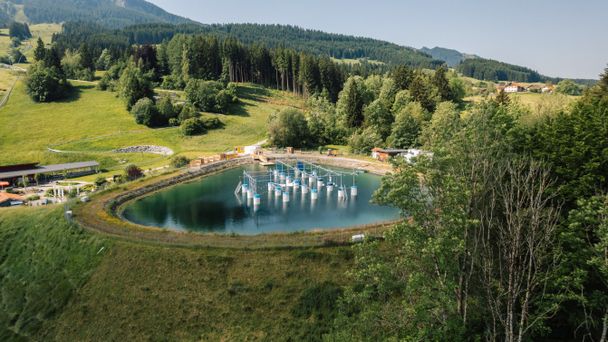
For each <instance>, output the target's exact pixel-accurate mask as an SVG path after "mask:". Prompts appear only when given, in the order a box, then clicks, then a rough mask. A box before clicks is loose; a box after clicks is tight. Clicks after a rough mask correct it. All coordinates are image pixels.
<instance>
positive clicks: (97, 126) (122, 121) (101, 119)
mask: <svg viewBox="0 0 608 342" xmlns="http://www.w3.org/2000/svg"><path fill="white" fill-rule="evenodd" d="M73 84H74V86H75V87H74V90H73V91H72V93H71V95H70V97H69V98H68V99H65V100H63V101H61V102H54V103H35V102H33V101H32V100H31V99H30V98H29V97H28V96H27V94H26V92H25V85H24V83H23V82H21V81H20V82H17V85H16V86H15V89H14V90H13V92H12V94H11V96H10V99H9V101H8V103H7V104H6V105H5V106H4V107H2V108H0V118H1V119H2V122H4V123H5V124H3V125H0V141H2V151H3V152H4V153H2V155H0V165H4V164H15V163H21V162H32V161H36V162H41V163H60V162H69V161H78V160H89V159H94V160H98V161H99V162H100V163H101V164H102V167H103V168H105V169H108V170H110V171H111V170H113V169H117V170H122V168H124V164H125V163H126V162H130V163H136V164H138V165H140V166H141V167H143V168H152V167H157V166H163V165H166V164H167V160H168V158H167V157H163V156H158V155H153V154H141V153H114V152H112V151H113V150H114V149H117V148H121V147H127V146H131V145H133V144H134V143H135V142H136V143H137V144H143V145H160V146H166V147H169V148H171V149H172V150H173V151H174V152H175V153H176V154H181V155H186V156H189V157H197V156H201V155H211V154H214V153H218V152H223V151H226V150H231V149H233V148H234V146H239V145H248V144H253V143H255V142H257V141H260V140H262V139H264V137H265V127H266V121H267V118H268V116H269V115H270V114H272V113H273V112H275V111H277V110H280V109H282V108H284V107H285V106H293V107H299V106H302V100H301V99H299V98H296V97H295V96H293V95H290V94H287V93H284V92H280V91H274V90H267V89H264V88H262V87H259V86H254V85H247V84H244V85H241V86H239V89H238V92H239V98H240V103H239V104H238V105H234V106H233V107H232V108H231V109H230V110H229V113H230V114H228V115H223V114H204V115H206V116H207V115H208V116H211V115H213V116H215V117H217V118H219V119H220V120H221V121H222V122H223V123H224V124H225V127H224V128H223V129H220V130H213V131H210V132H209V133H208V134H205V135H202V136H196V137H184V136H182V135H181V134H180V133H179V128H178V127H172V128H159V129H152V128H147V127H145V126H141V125H137V124H136V123H135V122H134V120H133V117H132V116H131V114H129V112H128V111H127V110H126V109H125V107H124V103H123V102H122V101H121V100H120V99H118V98H117V97H116V96H115V94H113V93H111V92H104V91H100V90H97V89H95V86H94V84H91V83H86V82H73ZM50 113H52V114H50ZM32 127H36V132H37V133H36V134H35V135H32V134H30V132H31V129H32ZM24 141H26V143H24ZM48 148H53V149H56V150H61V151H69V152H68V153H53V152H50V151H49V150H48Z"/></svg>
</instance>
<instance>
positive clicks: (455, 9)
mask: <svg viewBox="0 0 608 342" xmlns="http://www.w3.org/2000/svg"><path fill="white" fill-rule="evenodd" d="M148 1H150V2H152V3H154V4H156V5H158V6H160V7H162V8H163V9H165V10H167V11H169V12H171V13H174V14H178V15H181V16H184V17H188V18H190V19H193V20H196V21H199V22H201V23H205V24H212V23H260V24H289V25H295V26H300V27H303V28H310V29H318V30H321V31H326V32H331V33H342V34H348V35H355V36H364V37H371V38H376V39H381V40H386V41H389V42H393V43H397V44H399V45H405V46H412V47H415V48H421V47H423V46H426V47H429V48H430V47H434V46H441V47H446V48H451V49H456V50H458V51H461V52H466V53H472V54H476V55H479V56H482V57H485V58H492V59H496V60H500V61H503V62H507V63H513V64H517V65H523V66H526V67H529V68H532V69H534V70H537V71H539V72H540V73H542V74H544V75H547V76H553V77H569V78H593V79H597V78H598V75H599V74H600V73H601V72H602V71H603V70H604V68H606V66H607V64H608V19H606V18H607V17H606V15H607V14H608V0H578V1H577V0H509V1H496V0H467V1H464V0H442V1H440V0H374V1H370V0H365V1H361V0H348V1H343V0H340V1H337V0H300V1H291V0H282V1H281V0H215V1H212V0H148Z"/></svg>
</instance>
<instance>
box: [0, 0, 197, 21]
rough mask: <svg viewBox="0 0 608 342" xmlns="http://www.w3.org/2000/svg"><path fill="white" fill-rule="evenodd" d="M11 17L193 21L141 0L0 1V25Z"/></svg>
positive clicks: (62, 19)
mask: <svg viewBox="0 0 608 342" xmlns="http://www.w3.org/2000/svg"><path fill="white" fill-rule="evenodd" d="M23 16H25V18H23ZM12 20H18V21H27V22H29V23H33V24H37V23H61V22H67V21H90V22H94V23H98V24H102V25H104V26H106V27H113V28H118V27H125V26H128V25H134V24H141V23H152V22H164V23H175V24H178V23H193V21H192V20H189V19H186V18H183V17H180V16H177V15H174V14H171V13H168V12H166V11H165V10H163V9H162V8H160V7H158V6H156V5H153V4H151V3H149V2H147V1H144V0H0V26H6V25H7V24H8V23H9V22H10V21H12Z"/></svg>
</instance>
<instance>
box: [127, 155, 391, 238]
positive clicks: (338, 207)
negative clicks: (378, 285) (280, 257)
mask: <svg viewBox="0 0 608 342" xmlns="http://www.w3.org/2000/svg"><path fill="white" fill-rule="evenodd" d="M245 169H247V170H257V171H263V170H266V169H265V168H263V167H260V166H257V165H250V166H246V167H241V168H235V169H231V170H227V171H224V172H222V173H219V174H216V175H212V176H208V177H205V178H203V179H201V180H200V181H196V182H193V183H188V184H182V185H178V186H176V187H173V188H170V189H167V190H164V191H161V192H158V193H155V194H152V195H150V196H148V197H144V198H142V199H140V200H137V201H135V202H133V203H131V204H129V205H128V206H127V207H126V208H125V211H124V212H123V215H124V217H125V218H126V219H128V220H130V221H132V222H135V223H138V224H142V225H147V226H156V227H162V228H168V229H174V230H185V231H197V232H217V233H231V232H234V233H238V234H249V235H251V234H259V233H267V232H292V231H301V230H310V229H314V228H321V229H323V228H336V227H348V226H353V225H360V224H368V223H374V222H378V221H384V220H391V219H395V218H397V217H398V216H399V212H398V210H397V209H394V208H390V207H384V206H378V205H374V204H371V203H370V202H369V201H370V199H371V196H372V193H373V192H374V191H375V190H376V189H377V188H378V186H379V184H380V177H378V176H375V175H370V174H361V175H359V176H357V180H356V183H357V187H358V195H357V196H356V197H352V196H348V199H347V200H346V201H339V200H338V195H337V192H338V191H337V189H336V188H334V190H333V191H332V192H331V193H328V192H327V190H326V188H323V190H322V191H321V192H320V193H319V194H318V198H317V199H316V200H312V199H311V194H310V192H309V193H307V194H302V192H301V189H298V190H297V191H293V190H291V192H290V194H289V202H284V201H283V199H282V198H277V196H276V195H275V193H274V192H271V191H267V188H266V186H265V185H264V186H263V187H260V192H262V193H260V195H261V204H260V205H259V206H254V205H253V200H252V199H249V200H248V199H247V197H246V196H241V195H238V196H235V194H234V190H235V188H236V185H237V184H238V182H239V180H240V178H241V177H242V175H243V170H245ZM344 181H345V183H344V185H345V186H347V189H349V188H350V185H351V183H352V179H351V178H350V177H345V179H344Z"/></svg>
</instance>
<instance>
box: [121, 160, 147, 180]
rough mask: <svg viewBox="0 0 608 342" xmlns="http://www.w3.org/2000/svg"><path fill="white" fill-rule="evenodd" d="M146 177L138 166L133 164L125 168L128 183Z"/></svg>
mask: <svg viewBox="0 0 608 342" xmlns="http://www.w3.org/2000/svg"><path fill="white" fill-rule="evenodd" d="M143 176H144V173H143V171H142V170H141V169H140V168H139V167H137V165H134V164H131V165H129V166H127V167H126V168H125V178H126V179H127V180H128V181H132V180H136V179H138V178H141V177H143Z"/></svg>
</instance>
